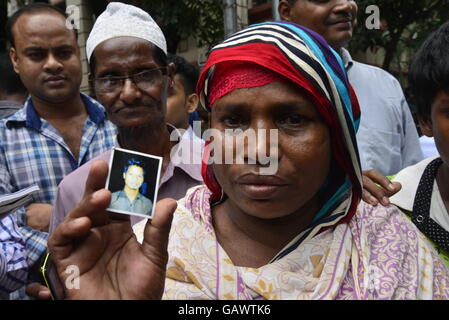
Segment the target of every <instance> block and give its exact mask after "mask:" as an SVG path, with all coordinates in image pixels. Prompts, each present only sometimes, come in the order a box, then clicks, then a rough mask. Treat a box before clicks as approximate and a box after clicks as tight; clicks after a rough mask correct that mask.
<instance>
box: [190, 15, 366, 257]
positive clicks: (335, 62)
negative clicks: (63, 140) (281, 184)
mask: <svg viewBox="0 0 449 320" xmlns="http://www.w3.org/2000/svg"><path fill="white" fill-rule="evenodd" d="M230 62H240V63H242V62H246V63H250V64H257V65H258V66H260V67H263V68H265V69H268V70H270V72H274V73H277V74H278V75H281V76H282V77H283V78H286V79H288V80H289V81H291V82H292V83H294V84H296V85H297V86H299V87H301V88H302V89H303V92H305V93H306V94H307V95H308V97H309V99H311V101H312V102H313V103H314V105H315V106H316V108H317V110H318V112H319V113H320V114H321V116H322V118H323V120H324V122H325V123H326V124H327V126H328V128H329V132H330V137H331V139H332V141H331V142H332V156H333V159H332V164H331V168H330V170H329V171H330V173H329V176H328V178H327V180H326V182H325V184H324V185H323V186H322V188H321V190H320V195H321V196H322V200H323V206H322V208H321V210H320V211H319V212H318V213H317V215H316V216H315V219H314V221H313V223H312V226H311V227H310V229H309V231H308V232H306V234H304V235H303V237H302V239H303V238H305V237H306V236H308V235H310V233H313V232H314V233H315V234H316V233H317V232H319V231H322V230H325V229H326V228H328V227H332V226H335V225H336V224H338V223H343V222H348V221H349V220H350V219H351V218H352V216H353V215H354V214H355V212H356V209H357V206H358V203H359V201H360V199H361V192H362V176H361V168H360V159H359V155H358V150H357V142H356V132H357V130H358V126H359V121H360V108H359V104H358V101H357V98H356V96H355V93H354V91H353V89H352V87H351V86H350V84H349V82H348V79H347V75H346V72H345V69H344V66H343V61H342V59H341V57H340V56H339V55H338V54H337V53H336V52H335V51H334V50H333V49H332V48H331V47H330V46H329V45H328V44H327V42H326V41H325V40H324V39H323V38H322V37H321V36H320V35H318V34H316V33H315V32H313V31H311V30H309V29H307V28H304V27H302V26H299V25H296V24H293V23H287V22H268V23H262V24H257V25H253V26H249V27H248V28H247V29H245V30H243V31H240V32H238V33H236V34H234V35H233V36H231V37H230V38H228V39H227V40H226V41H225V42H223V43H222V44H220V45H218V46H216V47H214V48H213V49H212V51H211V53H210V55H209V57H208V60H207V62H206V64H205V66H204V68H203V71H202V73H201V75H200V79H199V82H198V86H197V91H198V94H199V96H200V98H201V102H202V104H203V106H205V107H206V109H208V110H210V108H211V107H213V106H212V105H211V103H210V102H211V99H210V97H211V91H212V95H213V94H214V93H213V92H214V91H216V90H217V89H212V88H213V87H214V85H212V84H213V83H216V82H217V81H220V80H219V79H218V80H217V79H214V78H215V76H216V72H217V70H220V69H221V68H220V65H221V64H224V63H230ZM220 74H221V75H223V74H224V75H226V73H220V72H218V73H217V75H218V76H220ZM223 83H226V81H224V82H223ZM236 87H238V86H236ZM208 152H209V150H208V148H206V149H205V157H204V161H203V178H204V181H205V183H206V185H207V186H208V188H209V189H210V190H211V191H212V193H213V196H212V201H214V200H218V199H220V198H221V197H222V192H223V191H222V189H221V187H220V186H219V184H218V182H217V180H216V179H215V176H214V173H213V170H212V168H211V166H208V165H207V160H208V156H209V154H208ZM299 243H301V239H298V241H297V242H296V243H294V244H292V246H291V248H292V250H293V249H294V248H296V247H297V246H298V245H299ZM288 252H290V251H288V250H287V251H285V250H284V252H281V253H280V255H278V257H279V258H280V257H282V256H284V255H285V254H288Z"/></svg>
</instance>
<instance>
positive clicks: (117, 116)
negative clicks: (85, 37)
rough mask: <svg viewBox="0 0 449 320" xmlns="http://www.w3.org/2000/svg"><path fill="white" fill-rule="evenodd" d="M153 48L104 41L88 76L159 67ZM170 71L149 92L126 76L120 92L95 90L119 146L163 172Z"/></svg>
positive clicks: (130, 40) (35, 290)
mask: <svg viewBox="0 0 449 320" xmlns="http://www.w3.org/2000/svg"><path fill="white" fill-rule="evenodd" d="M153 50H154V47H153V46H152V45H151V44H150V43H149V42H148V41H145V40H142V39H138V38H134V37H120V38H114V39H110V40H107V41H104V42H103V43H101V44H100V45H99V46H98V47H96V48H95V51H94V53H93V54H94V56H95V60H96V62H97V63H96V67H95V70H93V74H92V75H90V77H91V79H94V78H102V77H107V76H115V77H116V76H129V75H132V74H135V73H139V72H142V71H145V70H149V69H154V68H158V67H161V65H159V64H158V63H157V61H156V60H155V59H154V52H153ZM173 74H174V65H173V64H170V65H169V66H168V71H167V75H165V76H164V77H163V80H162V83H161V84H160V85H159V86H157V87H154V88H151V89H150V90H148V91H143V90H141V89H140V88H138V87H137V86H136V84H135V83H133V82H132V81H131V80H130V79H127V80H126V81H125V83H124V86H123V88H122V90H121V91H119V92H116V93H115V92H113V93H99V92H97V99H98V101H100V103H102V105H103V106H104V107H105V108H106V112H107V113H108V116H109V119H110V120H111V121H112V122H113V123H114V124H115V125H117V128H118V133H119V134H118V139H119V142H120V146H122V147H123V148H126V149H130V150H135V151H139V152H142V153H148V154H153V155H157V156H161V157H163V164H162V172H164V171H165V168H166V167H167V165H168V164H169V162H170V150H171V148H172V147H173V146H174V144H175V143H176V142H171V141H170V135H169V132H168V130H167V126H166V122H165V113H166V103H167V95H168V89H169V84H170V83H172V82H173V81H172V80H173ZM149 137H151V139H149ZM104 183H106V181H104ZM27 293H28V294H29V295H32V296H35V297H41V298H43V299H48V298H49V297H50V295H49V291H48V290H47V289H46V288H45V287H43V286H41V285H40V284H38V283H35V284H32V285H30V286H28V288H27Z"/></svg>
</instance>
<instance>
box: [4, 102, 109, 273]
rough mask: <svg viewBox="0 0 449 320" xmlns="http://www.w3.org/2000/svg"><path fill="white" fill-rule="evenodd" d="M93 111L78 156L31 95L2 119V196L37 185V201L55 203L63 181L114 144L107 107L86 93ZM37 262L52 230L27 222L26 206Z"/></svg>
mask: <svg viewBox="0 0 449 320" xmlns="http://www.w3.org/2000/svg"><path fill="white" fill-rule="evenodd" d="M81 98H82V100H83V102H84V104H85V106H86V110H87V112H88V115H89V117H88V119H87V120H86V123H85V124H84V128H83V135H82V138H81V145H80V153H79V158H78V160H77V159H75V157H74V156H73V154H72V152H71V151H70V149H69V147H68V146H67V144H66V143H65V141H64V139H63V138H62V137H61V136H60V134H59V133H58V131H57V130H56V129H55V128H53V126H52V125H51V124H50V123H49V122H47V121H46V120H45V119H42V118H40V117H39V115H38V114H37V112H36V110H35V108H34V106H33V103H32V101H31V99H30V98H29V99H28V100H27V101H26V102H25V106H24V108H23V109H22V110H19V111H18V112H17V113H15V114H13V115H12V116H9V117H7V118H5V119H2V120H0V194H6V193H13V192H16V191H18V190H21V189H23V188H26V187H30V186H32V185H35V184H36V185H38V186H39V188H40V191H39V192H37V193H35V194H34V195H33V202H34V203H46V204H51V205H52V204H53V202H54V200H55V197H56V191H57V188H58V184H59V183H60V182H61V180H62V179H63V178H64V177H65V176H66V175H67V174H69V173H70V172H72V171H73V170H75V169H77V168H78V167H79V166H81V165H83V164H84V163H86V162H87V161H89V160H91V159H92V158H95V157H96V156H98V155H100V154H101V153H103V152H104V151H106V150H109V149H111V148H112V147H113V146H114V138H115V136H116V128H115V126H114V125H113V124H112V123H111V122H110V121H108V120H106V114H105V111H104V108H103V106H101V105H100V104H99V103H98V102H96V101H95V100H93V99H91V98H89V97H88V96H85V95H81ZM15 214H16V215H17V222H18V225H19V227H20V231H21V232H22V234H23V236H24V238H25V241H26V248H27V250H28V254H29V263H30V265H33V264H34V263H35V262H36V261H37V260H38V259H39V257H40V256H41V255H42V254H43V253H44V252H45V250H46V246H47V238H48V234H47V233H46V232H39V231H37V230H33V229H31V228H30V227H28V226H27V225H26V216H25V210H24V208H22V209H20V210H19V211H16V212H15Z"/></svg>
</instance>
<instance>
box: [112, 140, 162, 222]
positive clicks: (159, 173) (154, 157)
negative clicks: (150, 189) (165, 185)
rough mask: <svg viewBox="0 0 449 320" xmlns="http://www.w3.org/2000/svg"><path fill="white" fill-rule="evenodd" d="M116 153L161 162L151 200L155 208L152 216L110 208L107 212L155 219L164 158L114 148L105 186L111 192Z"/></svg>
mask: <svg viewBox="0 0 449 320" xmlns="http://www.w3.org/2000/svg"><path fill="white" fill-rule="evenodd" d="M115 151H120V152H124V153H131V154H135V155H139V156H143V157H146V158H152V159H156V160H159V163H158V168H157V177H156V190H155V191H154V199H151V200H152V201H153V206H152V208H151V215H146V214H140V213H134V212H131V211H123V210H116V209H110V208H109V207H108V208H107V209H106V210H107V211H108V212H113V213H120V214H126V215H129V216H137V217H143V218H146V219H153V215H154V210H155V208H156V203H157V196H158V193H159V181H160V175H161V169H162V162H163V160H164V159H163V158H162V157H158V156H154V155H151V154H147V153H142V152H137V151H133V150H128V149H123V148H118V147H114V148H113V149H112V152H111V158H110V159H109V172H108V178H107V179H106V185H105V189H107V190H109V191H111V190H110V189H109V188H108V186H109V181H110V178H111V173H112V170H111V169H112V162H113V161H114V155H115ZM111 192H112V191H111Z"/></svg>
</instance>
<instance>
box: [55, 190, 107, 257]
mask: <svg viewBox="0 0 449 320" xmlns="http://www.w3.org/2000/svg"><path fill="white" fill-rule="evenodd" d="M110 201H111V193H110V192H109V191H108V190H100V191H97V192H95V193H94V194H92V195H91V196H87V197H85V198H84V199H83V200H82V201H81V202H80V203H79V204H78V205H77V206H76V208H75V209H73V210H72V211H71V212H70V213H69V215H68V216H67V218H66V219H65V220H64V221H63V222H62V223H61V224H60V225H59V226H58V227H57V228H56V230H55V231H54V232H53V233H52V234H51V236H50V238H49V240H48V246H49V249H50V251H51V252H52V253H53V254H54V256H55V257H56V260H58V259H65V258H66V257H67V256H69V255H70V252H71V251H72V248H73V246H74V245H75V244H76V242H77V241H78V240H79V239H82V238H85V237H86V236H87V235H88V234H89V232H90V228H91V227H92V226H93V225H94V221H95V220H107V219H108V217H107V215H108V214H107V212H106V211H105V209H106V208H107V206H108V205H109V203H110ZM96 217H97V218H96Z"/></svg>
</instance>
